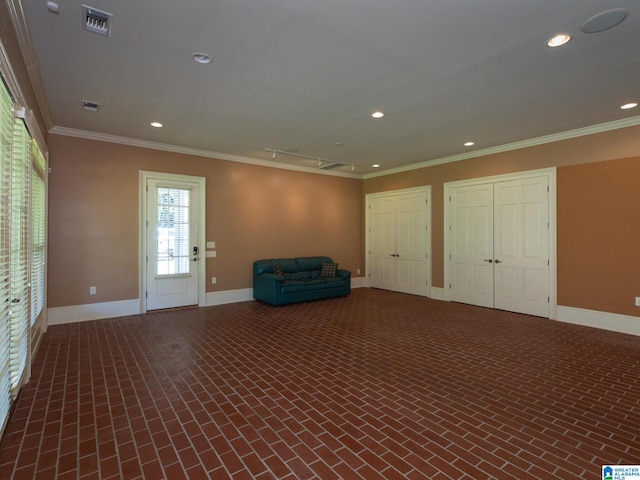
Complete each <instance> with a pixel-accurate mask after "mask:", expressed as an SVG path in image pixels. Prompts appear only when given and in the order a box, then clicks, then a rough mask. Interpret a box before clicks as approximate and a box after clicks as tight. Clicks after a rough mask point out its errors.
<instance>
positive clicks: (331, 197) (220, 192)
mask: <svg viewBox="0 0 640 480" xmlns="http://www.w3.org/2000/svg"><path fill="white" fill-rule="evenodd" d="M49 150H50V165H51V169H52V172H51V175H50V179H49V182H50V183H49V184H50V191H49V202H50V203H49V277H48V278H49V292H48V301H49V307H61V306H71V305H82V304H88V303H97V302H109V301H117V300H128V299H134V298H138V276H139V275H138V273H139V261H138V251H139V246H138V245H139V244H138V227H139V210H138V208H139V207H138V198H139V193H138V183H139V171H140V170H148V171H157V172H169V173H180V174H186V175H196V176H203V177H206V182H207V205H206V208H207V235H206V236H207V240H209V241H215V242H216V251H217V257H216V258H208V259H206V262H207V267H206V268H207V274H206V277H207V287H206V288H207V291H218V290H220V291H222V290H234V289H242V288H250V287H251V285H252V283H251V282H252V276H251V266H252V262H253V261H254V260H257V259H259V258H268V257H277V256H282V257H291V256H300V255H328V256H331V257H332V258H333V259H334V260H335V261H337V262H339V263H340V266H341V267H343V268H347V269H349V270H352V272H353V273H354V276H357V275H355V273H356V270H357V269H361V271H363V272H364V253H363V252H364V239H363V229H362V225H363V222H364V220H363V212H364V207H363V198H364V197H363V191H362V181H361V180H358V179H351V178H342V177H335V176H327V175H316V174H311V173H302V172H294V171H289V170H282V169H275V168H267V167H260V166H255V165H249V164H243V163H235V162H228V161H222V160H216V159H211V158H204V157H197V156H191V155H184V154H177V153H169V152H163V151H156V150H149V149H144V148H138V147H130V146H125V145H118V144H113V143H105V142H97V141H92V140H85V139H78V138H72V137H66V136H60V135H49ZM212 276H216V277H217V280H218V282H217V284H216V285H212V284H211V283H210V278H211V277H212ZM90 286H96V287H97V294H96V295H91V296H90V295H89V287H90Z"/></svg>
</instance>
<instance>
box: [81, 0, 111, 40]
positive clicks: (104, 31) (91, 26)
mask: <svg viewBox="0 0 640 480" xmlns="http://www.w3.org/2000/svg"><path fill="white" fill-rule="evenodd" d="M112 18H113V14H111V13H107V12H103V11H102V10H98V9H97V8H93V7H90V6H88V5H82V28H84V29H85V30H88V31H89V32H95V33H99V34H100V35H105V36H107V37H110V36H111V19H112Z"/></svg>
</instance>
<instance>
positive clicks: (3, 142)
mask: <svg viewBox="0 0 640 480" xmlns="http://www.w3.org/2000/svg"><path fill="white" fill-rule="evenodd" d="M0 87H1V88H0V429H1V428H2V427H3V426H4V424H5V422H6V420H7V416H8V414H9V407H10V401H11V397H10V390H11V387H10V385H11V381H10V378H11V377H10V373H9V359H10V338H11V336H10V329H9V323H10V318H9V311H10V310H11V282H10V278H11V262H10V259H11V231H10V228H11V137H12V125H13V116H12V113H11V97H10V96H9V93H8V92H7V90H6V88H5V86H4V84H2V83H1V82H0Z"/></svg>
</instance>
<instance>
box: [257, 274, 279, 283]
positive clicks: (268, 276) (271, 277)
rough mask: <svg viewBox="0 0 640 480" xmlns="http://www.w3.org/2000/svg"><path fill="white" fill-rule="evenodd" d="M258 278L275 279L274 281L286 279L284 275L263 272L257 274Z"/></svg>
mask: <svg viewBox="0 0 640 480" xmlns="http://www.w3.org/2000/svg"><path fill="white" fill-rule="evenodd" d="M256 277H257V278H262V279H265V280H269V281H273V282H282V281H284V276H283V275H276V274H275V273H261V274H260V275H256Z"/></svg>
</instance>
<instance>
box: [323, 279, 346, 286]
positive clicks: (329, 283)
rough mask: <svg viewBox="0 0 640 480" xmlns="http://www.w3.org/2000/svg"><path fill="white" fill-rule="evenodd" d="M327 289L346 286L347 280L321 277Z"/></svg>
mask: <svg viewBox="0 0 640 480" xmlns="http://www.w3.org/2000/svg"><path fill="white" fill-rule="evenodd" d="M323 280H324V281H325V282H326V283H327V287H328V288H334V287H342V286H344V285H346V284H347V280H346V279H344V278H342V277H323Z"/></svg>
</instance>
